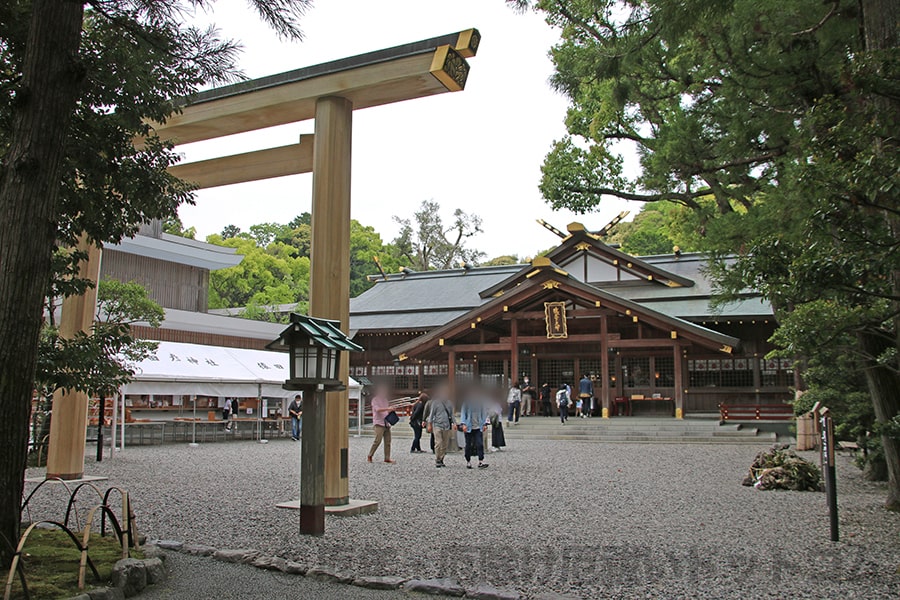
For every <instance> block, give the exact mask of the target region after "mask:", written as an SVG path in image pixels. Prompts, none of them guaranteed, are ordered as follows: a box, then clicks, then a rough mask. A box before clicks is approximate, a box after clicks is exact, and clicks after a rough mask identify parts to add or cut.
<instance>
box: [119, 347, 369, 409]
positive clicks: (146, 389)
mask: <svg viewBox="0 0 900 600" xmlns="http://www.w3.org/2000/svg"><path fill="white" fill-rule="evenodd" d="M288 358H289V356H288V354H287V353H286V352H268V351H265V350H247V349H243V348H225V347H221V346H201V345H199V344H183V343H179V342H159V347H158V348H157V349H156V351H155V352H154V353H153V354H152V355H150V356H149V357H148V358H146V359H144V360H143V361H141V362H139V363H137V364H135V365H133V366H134V371H135V374H134V380H133V381H132V382H131V383H129V384H128V385H126V386H125V387H124V388H123V393H125V394H148V395H149V394H156V395H172V396H188V395H191V396H211V397H217V396H218V397H226V396H227V397H232V398H256V397H257V396H258V395H261V396H262V397H263V398H291V397H293V396H294V395H295V394H296V393H297V392H294V391H289V390H285V389H283V388H282V387H281V386H282V384H283V383H284V380H285V379H287V378H288V376H289V375H288V374H289V370H288ZM348 387H349V388H350V396H351V397H357V398H358V397H359V384H358V383H357V382H356V381H354V380H353V379H351V380H350V381H349V385H348Z"/></svg>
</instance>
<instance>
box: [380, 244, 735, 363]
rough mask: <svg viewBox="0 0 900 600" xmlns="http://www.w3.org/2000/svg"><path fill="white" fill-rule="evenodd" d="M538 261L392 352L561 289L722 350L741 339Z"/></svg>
mask: <svg viewBox="0 0 900 600" xmlns="http://www.w3.org/2000/svg"><path fill="white" fill-rule="evenodd" d="M537 263H538V264H533V265H532V267H533V270H534V271H535V274H534V275H532V276H531V277H526V278H525V279H524V280H523V281H521V282H520V283H519V284H517V285H515V286H514V287H513V288H512V289H510V291H509V292H506V293H504V294H503V295H501V296H498V297H495V298H493V299H491V300H489V301H488V302H486V303H484V304H482V305H481V306H479V307H477V308H475V309H473V310H471V311H469V312H467V313H465V314H463V315H461V316H460V317H457V318H456V319H454V320H453V321H451V322H449V323H447V324H446V325H444V326H443V327H439V328H437V329H435V330H432V331H430V332H428V333H427V334H425V335H423V336H420V337H418V338H416V339H414V340H411V341H409V342H406V343H404V344H400V345H398V346H395V347H394V348H391V352H392V353H393V354H394V355H395V356H402V355H406V354H409V353H412V352H414V351H415V349H417V348H422V347H431V346H433V345H435V344H439V343H440V340H442V339H444V338H448V337H453V336H455V335H459V334H461V333H463V332H465V331H466V330H468V329H470V328H471V327H472V324H473V323H477V322H479V321H483V320H487V319H488V318H491V317H494V316H496V315H498V314H500V313H502V312H504V310H503V309H504V307H510V306H513V305H517V304H522V303H524V302H533V301H534V300H535V299H536V298H538V297H539V296H541V295H550V294H555V293H558V292H560V291H561V292H563V293H566V294H568V295H570V296H572V297H576V298H579V299H581V300H582V301H584V302H586V303H589V304H592V305H594V306H598V307H606V308H611V309H613V310H616V311H617V312H621V313H623V314H627V315H634V316H635V317H637V318H639V319H641V320H643V321H645V322H647V323H648V324H650V325H651V326H654V327H657V328H659V329H664V330H666V329H668V330H672V331H676V332H677V333H678V335H679V336H682V337H684V338H685V339H688V340H690V341H692V342H695V343H698V344H700V345H703V346H706V347H708V348H712V349H715V350H719V351H721V352H725V353H731V351H732V350H733V349H734V348H735V347H737V346H738V344H739V343H740V340H739V339H737V338H734V337H731V336H728V335H724V334H722V333H719V332H716V331H712V330H710V329H707V328H705V327H701V326H700V325H696V324H694V323H691V322H689V321H685V320H683V319H679V318H677V317H672V316H670V315H667V314H665V313H662V312H659V311H657V310H654V309H652V308H648V307H646V306H644V305H642V304H639V303H637V302H634V301H632V300H627V299H625V298H622V297H621V296H617V295H615V294H611V293H609V292H605V291H603V290H601V289H599V288H596V287H594V286H592V285H589V284H586V283H583V282H581V281H578V280H577V279H575V278H574V277H572V276H570V275H569V274H568V273H566V272H565V271H563V270H561V269H559V267H557V266H556V265H554V264H553V263H551V262H550V261H546V260H545V261H537Z"/></svg>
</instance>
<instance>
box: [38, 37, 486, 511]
mask: <svg viewBox="0 0 900 600" xmlns="http://www.w3.org/2000/svg"><path fill="white" fill-rule="evenodd" d="M480 41H481V35H480V34H479V32H478V30H476V29H467V30H465V31H461V32H457V33H452V34H447V35H443V36H439V37H435V38H431V39H427V40H423V41H420V42H415V43H412V44H406V45H403V46H397V47H394V48H388V49H384V50H378V51H376V52H370V53H368V54H362V55H359V56H354V57H350V58H345V59H341V60H337V61H333V62H328V63H323V64H320V65H315V66H312V67H306V68H303V69H298V70H295V71H289V72H286V73H281V74H278V75H272V76H269V77H262V78H259V79H254V80H250V81H245V82H241V83H237V84H233V85H228V86H224V87H220V88H216V89H212V90H208V91H204V92H200V93H198V94H196V95H194V96H192V97H190V98H188V99H186V100H185V102H184V105H183V107H182V109H181V112H180V113H179V114H176V115H173V116H172V117H171V118H170V119H169V120H168V121H166V123H164V124H156V125H155V130H156V132H157V134H158V135H159V136H160V137H161V138H162V139H165V140H172V141H174V142H175V143H176V144H187V143H191V142H199V141H204V140H211V139H215V138H219V137H223V136H227V135H232V134H236V133H243V132H247V131H253V130H256V129H263V128H266V127H273V126H275V125H285V124H289V123H296V122H300V121H305V120H309V119H315V133H314V134H313V135H303V136H300V140H299V141H298V143H296V144H291V145H287V146H281V147H278V148H270V149H266V150H259V151H255V152H247V153H243V154H237V155H233V156H226V157H222V158H214V159H210V160H204V161H198V162H193V163H188V164H181V165H176V166H173V167H172V168H171V169H170V172H171V173H172V174H174V175H176V176H177V177H179V178H181V179H184V180H186V181H191V182H194V183H196V184H197V185H198V186H199V187H200V188H210V187H216V186H220V185H227V184H232V183H241V182H246V181H256V180H260V179H268V178H272V177H281V176H284V175H294V174H299V173H310V172H311V173H312V174H313V184H312V188H313V190H312V247H311V248H312V249H311V256H310V261H311V265H310V271H311V275H310V278H311V281H310V302H309V312H310V315H311V316H315V317H322V318H328V319H335V320H339V321H340V322H341V328H342V329H343V330H344V332H345V333H346V332H348V328H349V319H350V149H351V139H352V115H353V111H354V110H358V109H362V108H368V107H372V106H381V105H384V104H391V103H394V102H402V101H404V100H411V99H413V98H422V97H426V96H432V95H435V94H442V93H445V92H458V91H461V90H463V89H464V88H465V85H466V79H467V77H468V74H469V64H468V63H467V62H466V58H470V57H472V56H475V53H476V52H477V50H478V45H479V43H480ZM81 247H82V248H83V249H85V250H87V249H88V245H87V244H86V243H84V244H82V245H81ZM99 267H100V252H99V251H96V250H92V251H90V252H89V259H88V260H87V261H86V262H85V264H83V265H82V276H84V277H89V278H91V279H93V280H94V281H97V278H98V274H99V270H100V269H99ZM95 310H96V307H95V294H89V295H85V296H79V297H70V298H67V299H66V300H65V301H64V303H63V315H62V317H61V333H62V334H63V335H74V333H75V332H76V331H89V330H90V327H91V324H92V323H93V318H94V311H95ZM348 362H349V361H342V363H343V364H342V367H341V373H340V378H341V380H343V381H347V378H348V377H349V366H348ZM53 404H54V408H53V420H52V422H51V432H50V447H49V450H48V456H47V477H48V478H50V477H60V478H62V479H78V478H81V477H82V476H83V474H84V444H85V439H86V430H87V408H88V398H87V396H86V395H85V394H82V393H79V392H68V391H59V392H57V393H56V395H55V396H54V402H53ZM326 406H327V409H326V454H325V504H326V505H331V506H340V505H345V504H347V503H348V502H349V481H348V470H349V466H348V444H349V427H348V421H349V415H348V394H347V392H346V391H345V392H335V393H330V394H328V400H327V402H326Z"/></svg>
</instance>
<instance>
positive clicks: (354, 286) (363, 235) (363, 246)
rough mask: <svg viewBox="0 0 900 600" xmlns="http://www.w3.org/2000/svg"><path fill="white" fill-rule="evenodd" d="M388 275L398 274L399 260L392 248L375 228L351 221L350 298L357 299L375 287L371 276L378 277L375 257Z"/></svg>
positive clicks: (354, 220)
mask: <svg viewBox="0 0 900 600" xmlns="http://www.w3.org/2000/svg"><path fill="white" fill-rule="evenodd" d="M376 256H377V257H378V260H379V261H381V266H382V267H383V268H384V270H385V271H386V272H388V273H393V272H397V271H398V270H399V268H400V264H399V259H398V258H397V257H396V256H395V253H394V252H392V249H391V248H390V247H387V246H385V244H384V242H383V241H382V240H381V234H379V233H378V232H376V231H375V228H374V227H371V226H369V225H363V224H361V223H360V222H359V221H357V220H356V219H353V220H352V221H350V296H351V297H355V296H358V295H360V294H362V293H363V292H364V291H366V290H367V289H369V288H370V287H372V285H374V284H373V283H372V282H371V281H369V279H368V276H369V275H378V274H379V271H378V266H377V265H376V264H375V257H376Z"/></svg>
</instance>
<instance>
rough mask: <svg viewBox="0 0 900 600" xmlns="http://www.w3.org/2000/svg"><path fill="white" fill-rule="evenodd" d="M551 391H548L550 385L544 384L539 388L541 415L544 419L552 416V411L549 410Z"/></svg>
mask: <svg viewBox="0 0 900 600" xmlns="http://www.w3.org/2000/svg"><path fill="white" fill-rule="evenodd" d="M552 396H553V394H552V391H551V390H550V384H549V383H545V384H544V385H542V386H541V414H542V415H544V416H545V417H552V416H553V409H552V408H550V403H551V402H552Z"/></svg>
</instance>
